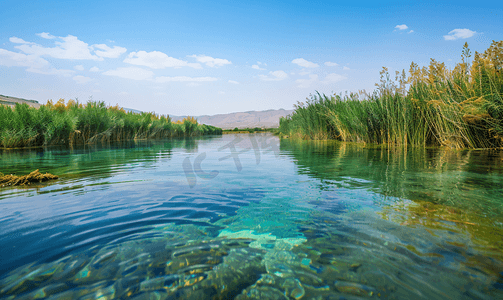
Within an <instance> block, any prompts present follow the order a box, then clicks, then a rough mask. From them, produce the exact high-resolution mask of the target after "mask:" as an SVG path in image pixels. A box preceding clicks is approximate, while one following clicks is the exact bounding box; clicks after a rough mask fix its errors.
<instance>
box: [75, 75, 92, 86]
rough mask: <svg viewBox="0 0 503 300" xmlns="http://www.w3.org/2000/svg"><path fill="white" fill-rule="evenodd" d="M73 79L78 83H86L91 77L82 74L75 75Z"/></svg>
mask: <svg viewBox="0 0 503 300" xmlns="http://www.w3.org/2000/svg"><path fill="white" fill-rule="evenodd" d="M73 80H75V82H77V83H78V84H86V83H88V82H89V81H91V80H93V79H92V78H89V77H85V76H82V75H77V76H74V77H73Z"/></svg>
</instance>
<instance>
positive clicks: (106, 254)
mask: <svg viewBox="0 0 503 300" xmlns="http://www.w3.org/2000/svg"><path fill="white" fill-rule="evenodd" d="M35 169H40V171H41V172H50V173H53V174H57V175H59V176H60V179H58V180H57V181H53V182H49V183H44V184H41V185H35V186H32V187H29V188H12V187H9V188H2V189H1V190H0V229H1V230H0V245H1V248H0V299H497V298H503V214H502V213H503V184H502V183H503V152H502V151H495V150H493V151H489V150H488V151H481V150H478V151H475V150H472V151H468V150H463V151H448V150H440V149H383V148H372V147H363V146H361V145H352V144H341V143H336V142H312V141H311V142H307V141H304V142H296V141H290V140H281V141H280V140H279V139H278V138H277V137H274V136H272V135H268V134H251V135H248V134H241V135H223V136H215V137H204V138H197V139H172V140H158V141H137V142H128V143H122V144H114V145H97V146H87V147H81V148H73V149H70V148H47V149H43V150H42V149H38V150H23V151H20V150H17V151H3V152H1V154H0V172H2V173H5V174H8V173H17V174H19V175H24V174H26V173H28V172H29V171H33V170H35Z"/></svg>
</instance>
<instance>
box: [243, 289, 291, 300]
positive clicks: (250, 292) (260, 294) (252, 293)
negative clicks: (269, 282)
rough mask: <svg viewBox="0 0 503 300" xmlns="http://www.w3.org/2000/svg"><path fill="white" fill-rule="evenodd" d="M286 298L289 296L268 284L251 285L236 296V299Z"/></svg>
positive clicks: (272, 299)
mask: <svg viewBox="0 0 503 300" xmlns="http://www.w3.org/2000/svg"><path fill="white" fill-rule="evenodd" d="M260 299H271V300H288V299H289V298H288V297H286V296H285V295H284V293H283V292H281V291H280V290H278V289H276V288H273V287H270V286H253V287H250V288H247V289H245V290H244V291H243V292H242V293H241V294H239V295H238V296H237V297H236V300H260Z"/></svg>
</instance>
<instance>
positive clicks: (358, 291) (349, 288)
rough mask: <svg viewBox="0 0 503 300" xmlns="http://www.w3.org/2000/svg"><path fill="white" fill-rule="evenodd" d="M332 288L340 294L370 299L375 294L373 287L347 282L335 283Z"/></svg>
mask: <svg viewBox="0 0 503 300" xmlns="http://www.w3.org/2000/svg"><path fill="white" fill-rule="evenodd" d="M334 286H335V288H336V289H337V290H338V291H339V292H341V293H346V294H352V295H355V296H362V297H371V296H372V295H374V293H375V292H376V290H375V289H374V288H373V287H370V286H366V285H363V284H359V283H354V282H348V281H337V282H335V285H334Z"/></svg>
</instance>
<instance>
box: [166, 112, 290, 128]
mask: <svg viewBox="0 0 503 300" xmlns="http://www.w3.org/2000/svg"><path fill="white" fill-rule="evenodd" d="M292 112H293V110H285V109H276V110H273V109H270V110H264V111H245V112H236V113H230V114H219V115H213V116H208V115H204V116H195V118H196V119H197V121H198V122H199V123H200V124H206V125H212V126H216V127H220V128H222V129H234V128H236V127H237V128H254V127H261V128H277V127H279V118H280V117H285V116H287V115H289V114H291V113H292ZM170 117H171V119H172V120H173V121H178V120H182V119H183V118H185V117H187V116H170Z"/></svg>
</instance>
